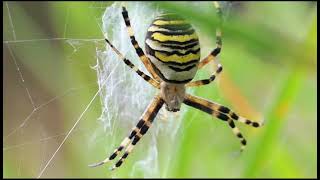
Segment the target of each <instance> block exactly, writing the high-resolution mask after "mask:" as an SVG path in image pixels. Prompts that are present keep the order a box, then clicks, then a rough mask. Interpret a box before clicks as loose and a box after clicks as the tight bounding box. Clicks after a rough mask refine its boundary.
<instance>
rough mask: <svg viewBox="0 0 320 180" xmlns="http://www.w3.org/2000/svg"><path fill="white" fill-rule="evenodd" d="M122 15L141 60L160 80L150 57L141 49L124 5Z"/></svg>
mask: <svg viewBox="0 0 320 180" xmlns="http://www.w3.org/2000/svg"><path fill="white" fill-rule="evenodd" d="M122 17H123V19H124V22H125V24H126V27H127V31H128V34H129V36H130V39H131V44H132V46H133V47H134V49H135V50H136V53H137V55H138V56H139V58H140V60H141V61H142V63H143V64H144V66H145V67H146V68H147V70H148V71H149V73H150V74H151V75H152V77H153V78H155V79H156V80H159V79H160V78H159V76H158V75H157V74H156V72H155V71H154V69H153V68H152V65H151V63H150V60H149V58H148V57H147V56H146V55H145V54H144V52H143V50H142V49H141V47H140V46H139V44H138V42H137V41H136V38H135V36H134V32H133V29H132V27H131V24H130V19H129V16H128V11H127V10H126V8H125V7H124V6H123V7H122Z"/></svg>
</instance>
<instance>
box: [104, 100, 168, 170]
mask: <svg viewBox="0 0 320 180" xmlns="http://www.w3.org/2000/svg"><path fill="white" fill-rule="evenodd" d="M163 104H164V101H163V100H162V99H161V98H160V96H159V95H158V96H157V97H156V99H155V100H154V101H153V102H152V103H151V104H150V105H149V107H148V108H147V110H146V111H145V113H144V117H143V119H144V122H145V123H144V124H143V125H142V127H141V128H140V129H139V132H137V133H135V135H134V139H133V141H131V144H129V146H128V147H127V148H126V150H125V152H124V154H123V156H122V157H121V158H120V159H119V160H118V161H117V162H116V164H115V165H114V166H113V167H112V168H111V169H110V170H114V169H116V168H118V167H120V166H121V164H122V163H123V162H124V160H125V159H126V158H127V157H128V155H129V154H130V153H131V151H132V150H133V148H134V146H135V145H136V144H137V142H138V141H139V140H140V139H141V138H142V136H143V135H144V134H145V133H146V132H147V131H148V129H149V128H150V127H151V125H152V122H153V120H154V118H155V117H156V115H157V114H158V112H159V110H160V109H161V107H162V105H163Z"/></svg>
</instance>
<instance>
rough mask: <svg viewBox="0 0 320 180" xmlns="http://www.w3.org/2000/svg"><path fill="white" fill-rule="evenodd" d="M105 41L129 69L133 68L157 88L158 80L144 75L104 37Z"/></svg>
mask: <svg viewBox="0 0 320 180" xmlns="http://www.w3.org/2000/svg"><path fill="white" fill-rule="evenodd" d="M105 40H106V42H107V43H108V44H109V46H110V47H111V48H112V49H113V51H114V52H116V53H117V55H118V56H119V57H120V58H121V59H122V60H123V62H124V63H125V64H126V65H127V66H129V67H130V68H131V69H133V70H134V71H135V72H136V73H137V74H138V75H139V76H141V77H142V78H143V79H144V80H145V81H147V82H148V83H150V84H151V85H152V86H154V87H155V88H157V89H159V88H160V84H159V82H158V81H156V80H154V79H153V78H151V77H150V76H148V75H146V74H145V73H143V72H142V71H141V70H139V69H138V68H137V67H136V66H135V65H134V64H133V63H132V62H131V61H130V60H129V59H126V58H125V57H124V56H123V55H122V54H121V53H120V51H119V50H118V49H117V48H115V47H114V46H113V45H112V44H111V42H110V41H109V40H108V39H106V38H105Z"/></svg>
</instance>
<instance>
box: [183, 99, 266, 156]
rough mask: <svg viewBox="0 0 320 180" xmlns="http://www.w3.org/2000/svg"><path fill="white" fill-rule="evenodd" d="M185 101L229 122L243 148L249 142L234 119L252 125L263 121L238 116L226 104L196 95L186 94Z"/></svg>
mask: <svg viewBox="0 0 320 180" xmlns="http://www.w3.org/2000/svg"><path fill="white" fill-rule="evenodd" d="M183 103H184V104H186V105H189V106H191V107H194V108H196V109H199V110H201V111H204V112H206V113H208V114H210V115H212V116H214V117H216V118H218V119H220V120H222V121H226V122H228V124H229V126H230V127H231V128H232V132H233V133H234V134H235V135H236V136H237V137H238V138H239V139H240V142H241V144H242V146H241V150H243V149H244V147H245V145H246V143H247V142H246V140H245V139H244V137H243V136H242V134H241V133H240V130H239V129H238V128H237V127H236V126H235V124H234V121H240V122H242V123H245V124H247V125H251V126H253V127H260V126H262V124H261V123H258V122H253V121H251V120H249V119H246V118H244V117H241V116H238V115H237V114H236V113H234V112H233V111H231V110H230V109H229V108H227V107H225V106H222V105H219V104H217V103H214V102H211V101H208V100H205V99H202V98H199V97H196V96H192V95H189V94H186V96H185V99H184V102H183Z"/></svg>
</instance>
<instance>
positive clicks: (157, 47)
mask: <svg viewBox="0 0 320 180" xmlns="http://www.w3.org/2000/svg"><path fill="white" fill-rule="evenodd" d="M214 5H215V7H216V8H217V14H218V16H219V19H220V23H219V24H221V16H222V14H221V13H222V12H221V9H220V6H219V3H217V2H214ZM122 16H123V19H124V22H125V24H126V27H127V30H128V34H129V36H130V39H131V44H132V45H133V47H134V49H135V51H136V53H137V54H138V56H139V58H140V60H141V61H142V62H143V64H144V65H145V67H146V69H147V70H148V72H149V73H150V74H151V76H152V77H150V76H148V75H147V74H145V73H143V72H142V71H141V70H139V69H138V68H137V67H136V66H135V65H134V64H132V63H131V61H130V60H129V59H126V58H125V57H124V56H123V55H122V54H121V53H120V52H119V51H118V50H117V49H116V48H115V47H114V46H113V45H112V44H111V43H110V42H109V40H108V39H105V40H106V42H107V43H108V44H109V46H110V47H111V48H112V50H113V51H115V52H116V53H117V54H118V56H119V57H120V58H121V59H122V60H123V62H124V63H125V64H126V65H127V66H129V67H130V68H131V69H132V70H134V71H135V72H136V73H137V74H138V75H139V76H141V77H142V78H143V79H144V80H145V81H147V82H148V83H149V84H151V85H152V86H153V87H155V88H157V89H159V90H160V92H159V93H158V94H157V95H156V96H155V97H154V99H153V100H152V102H151V103H150V104H149V106H148V107H147V109H146V111H145V112H144V113H143V114H142V116H141V118H140V120H139V122H138V123H137V125H136V126H135V127H134V128H133V130H132V131H131V132H130V134H129V135H128V137H126V138H125V139H124V140H123V141H122V142H121V144H120V146H119V147H118V148H117V149H115V150H114V152H113V153H112V154H111V156H109V157H107V158H106V159H105V160H103V161H101V162H99V163H96V164H93V165H90V166H91V167H96V166H100V165H102V164H104V163H106V162H108V161H111V160H113V159H114V158H116V157H117V155H118V154H119V153H120V152H121V151H122V150H125V152H124V154H123V155H122V157H121V158H120V159H119V160H118V161H117V163H116V164H115V165H114V166H113V167H112V168H111V170H113V169H115V168H117V167H119V166H121V164H122V163H123V162H124V160H125V159H126V158H127V157H128V155H129V154H130V152H131V151H132V150H133V148H134V146H135V145H136V143H137V142H138V141H139V140H140V139H141V138H142V136H143V135H144V134H145V133H146V132H147V131H148V129H149V128H150V126H151V125H152V122H153V120H154V119H155V117H156V115H157V113H158V112H159V110H160V109H161V107H162V106H163V105H164V104H165V106H166V109H167V110H169V111H173V112H176V111H179V110H180V107H181V104H182V103H184V104H186V105H188V106H191V107H194V108H196V109H199V110H201V111H203V112H206V113H208V114H209V115H211V116H213V117H216V118H217V119H220V120H222V121H225V122H227V123H228V125H229V126H230V128H231V129H232V132H233V133H234V134H235V135H236V136H237V137H238V138H239V139H240V142H241V144H242V146H241V150H243V149H244V147H245V145H246V142H247V141H246V140H245V139H244V137H243V136H242V134H241V133H240V130H239V129H238V128H237V127H236V125H235V123H234V121H239V122H242V123H245V124H247V125H251V126H253V127H260V126H261V125H262V123H258V122H253V121H251V120H249V119H246V118H244V117H241V116H239V115H237V114H236V113H235V112H233V111H232V110H230V109H229V108H227V107H225V106H222V105H220V104H217V103H214V102H212V101H208V100H206V99H202V98H200V97H196V96H193V95H190V94H188V93H186V90H185V89H186V88H187V87H196V86H202V85H205V84H210V83H211V82H213V81H214V80H215V78H216V77H217V76H218V75H219V74H220V73H221V72H222V65H221V64H219V63H217V69H216V71H215V72H214V73H213V74H212V75H211V76H210V77H209V78H208V79H203V80H197V81H192V82H190V81H191V80H192V79H193V77H194V76H195V74H196V72H197V70H198V69H200V68H202V67H203V66H204V65H206V64H207V63H208V62H210V61H213V60H214V59H215V57H216V56H217V55H218V54H219V53H220V51H221V47H222V40H221V32H220V29H219V28H217V30H216V48H215V49H214V50H213V51H211V53H210V54H209V55H208V56H207V57H206V58H204V59H202V60H201V61H199V60H200V46H199V40H198V36H197V34H196V32H195V30H194V29H193V28H192V26H191V25H190V24H188V23H187V22H186V21H185V20H184V19H182V18H180V17H178V16H176V15H173V14H164V15H160V16H159V17H157V18H155V20H154V21H153V22H152V23H151V25H150V27H149V28H148V32H147V36H146V40H145V44H146V55H145V54H144V52H143V50H142V49H141V48H140V46H139V44H138V42H137V41H136V39H135V37H134V33H133V29H132V28H131V25H130V20H129V16H128V12H127V10H126V9H125V8H124V7H123V9H122Z"/></svg>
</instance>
